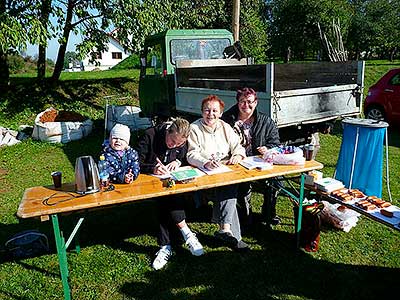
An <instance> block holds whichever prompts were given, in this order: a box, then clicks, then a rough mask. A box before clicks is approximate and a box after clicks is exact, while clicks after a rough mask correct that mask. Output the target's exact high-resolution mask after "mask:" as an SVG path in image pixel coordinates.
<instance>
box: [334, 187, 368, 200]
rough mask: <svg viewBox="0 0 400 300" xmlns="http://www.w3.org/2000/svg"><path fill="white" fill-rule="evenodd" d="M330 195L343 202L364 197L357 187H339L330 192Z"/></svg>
mask: <svg viewBox="0 0 400 300" xmlns="http://www.w3.org/2000/svg"><path fill="white" fill-rule="evenodd" d="M331 195H332V196H334V197H336V198H338V199H339V200H342V201H343V202H352V201H353V200H357V199H363V198H365V197H366V196H365V195H364V193H363V192H361V191H360V190H357V189H339V190H335V191H333V192H331Z"/></svg>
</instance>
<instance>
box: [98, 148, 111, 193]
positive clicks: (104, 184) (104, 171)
mask: <svg viewBox="0 0 400 300" xmlns="http://www.w3.org/2000/svg"><path fill="white" fill-rule="evenodd" d="M98 167H99V177H100V186H101V189H102V190H106V189H107V188H108V186H109V184H110V178H109V177H110V174H109V173H108V167H107V161H106V158H105V157H104V155H100V160H99V165H98Z"/></svg>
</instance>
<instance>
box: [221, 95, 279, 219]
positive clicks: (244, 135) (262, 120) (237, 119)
mask: <svg viewBox="0 0 400 300" xmlns="http://www.w3.org/2000/svg"><path fill="white" fill-rule="evenodd" d="M236 100H237V103H236V105H234V106H232V107H231V108H230V109H229V110H228V111H226V112H225V113H224V114H223V115H222V120H224V121H225V122H227V123H229V124H230V125H231V126H232V127H233V128H234V130H235V131H236V132H237V134H238V135H239V136H240V137H241V141H242V146H243V147H245V149H246V155H247V156H253V155H263V154H264V153H265V152H266V151H267V150H268V149H270V148H273V147H275V146H278V145H279V143H280V142H279V132H278V128H277V126H276V124H275V122H274V121H273V120H272V119H271V118H270V117H269V116H267V115H266V114H264V113H261V112H259V111H257V94H256V92H255V91H254V90H253V89H251V88H243V89H240V90H238V91H237V94H236ZM257 183H261V184H262V189H263V195H264V203H263V206H262V211H261V214H262V216H263V218H264V220H265V221H266V222H267V224H272V225H276V224H279V222H280V219H279V217H277V215H276V209H275V205H276V198H277V193H276V189H274V186H273V185H274V180H267V181H266V182H265V181H260V182H257ZM254 184H255V183H254V182H253V183H251V182H246V183H242V184H240V186H239V190H238V198H237V204H238V213H239V218H240V222H241V225H243V226H244V227H245V226H246V225H247V226H248V225H250V224H251V222H252V210H251V202H250V200H251V191H252V185H254Z"/></svg>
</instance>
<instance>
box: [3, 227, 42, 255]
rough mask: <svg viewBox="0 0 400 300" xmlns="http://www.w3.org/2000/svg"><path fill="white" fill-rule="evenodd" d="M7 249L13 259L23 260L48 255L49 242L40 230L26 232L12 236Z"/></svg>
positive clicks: (6, 246)
mask: <svg viewBox="0 0 400 300" xmlns="http://www.w3.org/2000/svg"><path fill="white" fill-rule="evenodd" d="M5 248H6V251H7V253H8V255H9V256H10V257H11V258H13V259H23V258H28V257H35V256H39V255H42V254H46V253H48V252H49V242H48V240H47V236H46V235H45V234H43V233H40V232H39V231H38V230H25V231H22V232H19V233H17V234H15V235H14V236H12V237H11V238H10V239H9V240H8V241H7V242H6V243H5Z"/></svg>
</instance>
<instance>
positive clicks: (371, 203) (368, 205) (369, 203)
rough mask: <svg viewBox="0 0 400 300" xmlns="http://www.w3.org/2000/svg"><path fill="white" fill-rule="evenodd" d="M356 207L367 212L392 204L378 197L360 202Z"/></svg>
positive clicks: (369, 197)
mask: <svg viewBox="0 0 400 300" xmlns="http://www.w3.org/2000/svg"><path fill="white" fill-rule="evenodd" d="M355 205H356V206H358V207H361V208H362V209H365V210H367V211H370V210H374V209H375V208H385V207H389V206H391V205H392V204H391V203H390V202H387V201H384V200H382V199H381V198H378V197H376V196H368V197H366V198H365V199H363V200H359V201H357V202H356V203H355Z"/></svg>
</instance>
